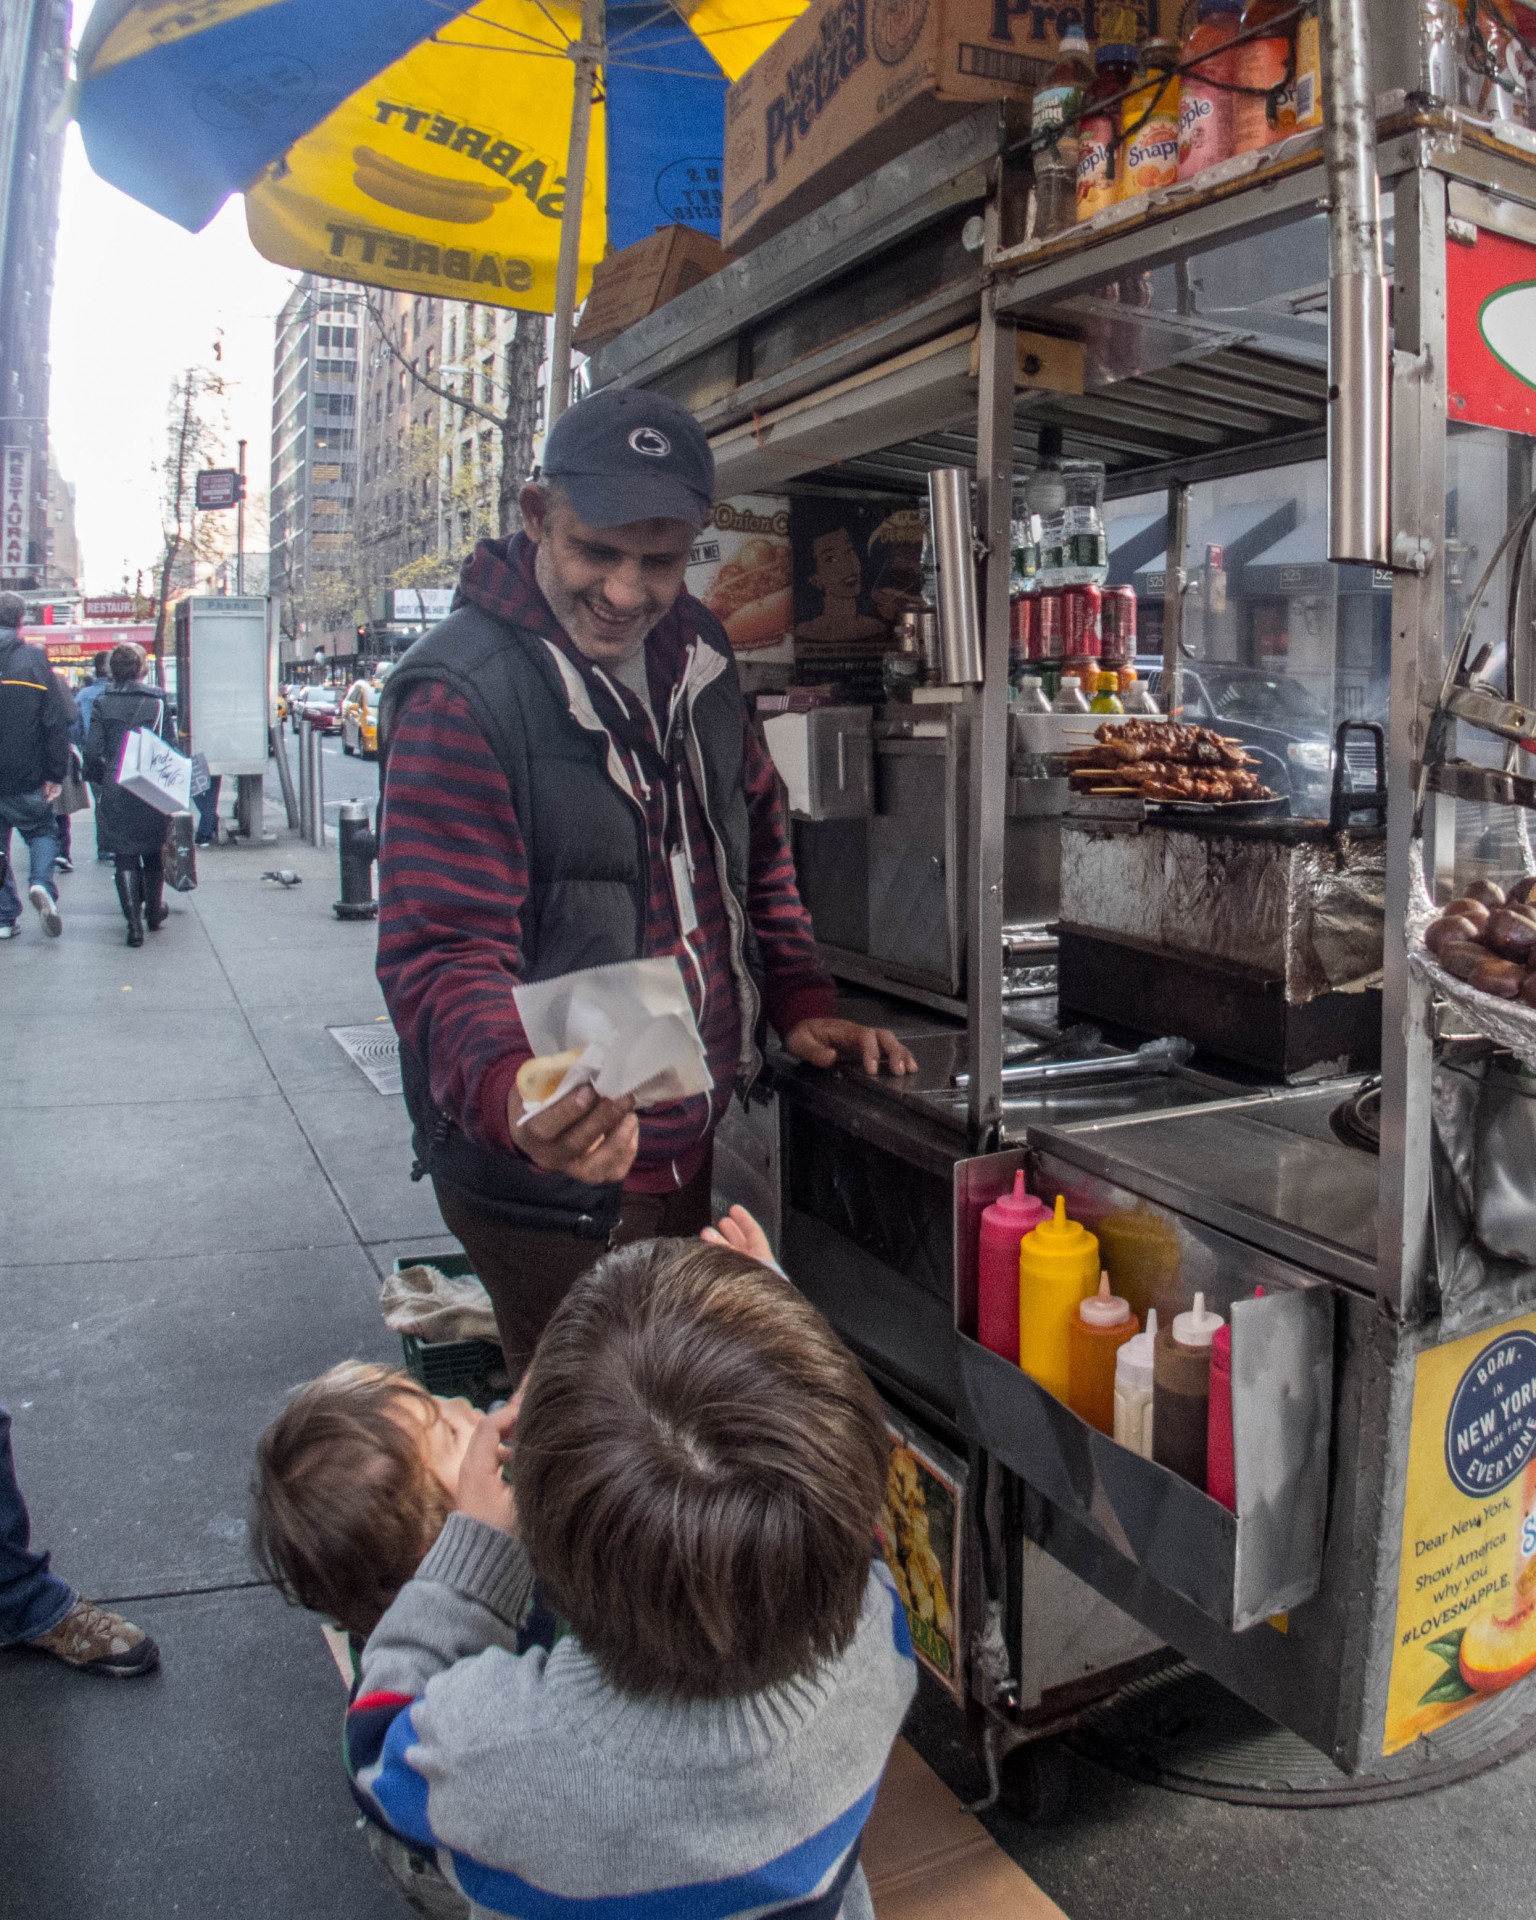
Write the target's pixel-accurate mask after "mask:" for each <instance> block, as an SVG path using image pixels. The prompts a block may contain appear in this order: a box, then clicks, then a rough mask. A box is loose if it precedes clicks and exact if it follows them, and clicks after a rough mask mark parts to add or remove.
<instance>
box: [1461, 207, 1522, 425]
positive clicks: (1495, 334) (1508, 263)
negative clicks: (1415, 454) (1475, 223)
mask: <svg viewBox="0 0 1536 1920" xmlns="http://www.w3.org/2000/svg"><path fill="white" fill-rule="evenodd" d="M1467 231H1468V232H1470V234H1471V236H1472V237H1471V238H1470V239H1469V240H1468V239H1461V240H1457V239H1448V240H1447V243H1446V249H1445V293H1446V314H1445V330H1446V342H1445V362H1446V368H1445V381H1446V393H1445V404H1446V412H1447V414H1448V416H1449V417H1450V418H1451V419H1452V420H1466V421H1471V422H1474V423H1475V424H1476V425H1478V426H1481V427H1501V428H1503V429H1504V430H1505V431H1506V432H1509V433H1531V434H1536V247H1533V246H1529V245H1527V243H1526V242H1525V241H1523V240H1511V239H1510V238H1509V237H1508V236H1507V235H1506V234H1502V233H1491V232H1489V231H1488V230H1487V229H1486V228H1483V227H1471V228H1469V229H1467Z"/></svg>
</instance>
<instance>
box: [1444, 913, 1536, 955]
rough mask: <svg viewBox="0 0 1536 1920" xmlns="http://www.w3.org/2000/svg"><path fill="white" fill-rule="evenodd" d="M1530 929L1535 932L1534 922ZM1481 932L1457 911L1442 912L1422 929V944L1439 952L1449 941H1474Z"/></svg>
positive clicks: (1475, 924) (1472, 922) (1473, 923)
mask: <svg viewBox="0 0 1536 1920" xmlns="http://www.w3.org/2000/svg"><path fill="white" fill-rule="evenodd" d="M1531 931H1532V932H1533V933H1536V924H1533V926H1532V929H1531ZM1481 932H1482V929H1481V928H1480V927H1479V926H1478V925H1477V923H1476V922H1475V921H1472V920H1463V919H1462V917H1461V915H1460V914H1459V913H1442V914H1441V916H1440V918H1439V919H1438V920H1432V921H1431V922H1430V923H1429V925H1428V926H1427V927H1426V928H1425V929H1424V944H1425V946H1426V947H1428V948H1429V950H1430V952H1431V953H1439V952H1440V951H1441V950H1442V949H1443V948H1444V947H1446V946H1448V945H1449V944H1450V942H1451V941H1453V940H1461V941H1475V940H1477V939H1478V938H1479V937H1480V935H1481ZM1511 957H1513V956H1511Z"/></svg>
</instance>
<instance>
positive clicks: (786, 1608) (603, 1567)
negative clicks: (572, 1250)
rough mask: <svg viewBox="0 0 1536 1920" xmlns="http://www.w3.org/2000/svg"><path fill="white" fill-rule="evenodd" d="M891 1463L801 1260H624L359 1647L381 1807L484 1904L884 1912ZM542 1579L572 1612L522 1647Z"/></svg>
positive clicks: (535, 1375) (900, 1669)
mask: <svg viewBox="0 0 1536 1920" xmlns="http://www.w3.org/2000/svg"><path fill="white" fill-rule="evenodd" d="M722 1237H723V1236H722ZM514 1429H515V1439H514ZM508 1458H510V1462H511V1477H512V1485H511V1486H508V1484H507V1482H506V1481H505V1480H504V1478H503V1476H502V1473H501V1467H502V1465H503V1463H504V1461H505V1460H507V1459H508ZM886 1460H887V1442H886V1435H885V1429H884V1422H883V1419H882V1416H881V1411H880V1405H879V1401H878V1399H877V1398H876V1395H875V1393H874V1391H873V1389H872V1388H871V1386H870V1385H869V1382H868V1381H867V1380H866V1379H865V1377H864V1375H863V1373H862V1372H861V1371H860V1370H859V1367H858V1365H857V1363H856V1362H855V1361H854V1360H853V1358H852V1356H851V1355H850V1354H849V1353H848V1351H847V1349H846V1348H845V1347H844V1346H843V1345H842V1344H841V1342H840V1341H839V1340H838V1339H837V1337H836V1335H835V1334H834V1333H833V1332H832V1330H831V1328H830V1327H828V1325H827V1324H826V1322H825V1321H824V1320H823V1319H822V1318H821V1316H820V1315H819V1314H818V1313H817V1312H816V1311H815V1309H814V1308H813V1307H811V1306H810V1304H809V1303H808V1302H807V1301H806V1300H805V1299H804V1298H803V1297H802V1296H801V1295H800V1294H798V1293H797V1292H796V1291H795V1289H794V1288H793V1287H792V1286H791V1285H790V1284H789V1283H788V1282H787V1281H785V1280H783V1279H782V1278H780V1277H779V1276H778V1275H777V1274H774V1273H771V1272H765V1271H764V1269H763V1267H762V1266H761V1265H760V1264H758V1262H757V1261H755V1260H754V1259H752V1258H751V1257H749V1256H748V1255H747V1254H746V1253H744V1252H742V1251H740V1250H738V1249H737V1248H734V1247H731V1246H729V1245H726V1246H720V1245H701V1244H699V1243H698V1242H687V1241H675V1240H673V1241H666V1240H662V1241H653V1242H646V1243H641V1244H639V1245H635V1246H627V1247H622V1248H620V1249H618V1250H616V1251H615V1252H613V1253H610V1254H609V1255H608V1256H607V1257H606V1258H605V1259H604V1260H603V1261H601V1262H600V1263H599V1265H598V1266H597V1267H596V1268H594V1269H593V1270H592V1271H591V1272H590V1273H589V1274H587V1275H585V1276H584V1277H583V1278H582V1279H581V1280H579V1281H578V1282H577V1283H576V1285H575V1286H574V1287H573V1288H572V1290H571V1292H570V1293H569V1294H568V1296H567V1297H566V1299H565V1300H564V1301H563V1303H562V1304H561V1306H560V1307H559V1309H558V1310H557V1312H556V1314H555V1315H554V1317H553V1319H552V1320H551V1321H550V1323H549V1326H548V1328H547V1329H546V1331H545V1334H544V1337H543V1339H542V1341H541V1342H540V1345H539V1348H538V1350H537V1352H536V1354H535V1355H534V1358H533V1361H532V1363H531V1365H530V1367H529V1369H528V1373H527V1375H526V1377H525V1381H524V1388H523V1394H522V1399H521V1407H520V1410H519V1409H516V1408H510V1407H509V1408H506V1409H504V1410H503V1411H502V1412H501V1413H499V1414H493V1415H491V1416H489V1417H488V1418H487V1419H486V1420H484V1421H482V1422H481V1423H480V1426H479V1427H478V1429H477V1430H476V1432H475V1433H474V1435H473V1436H472V1438H471V1440H470V1443H469V1446H468V1449H467V1451H466V1452H465V1454H464V1456H463V1459H462V1461H461V1462H460V1464H459V1468H458V1476H457V1496H456V1499H455V1503H454V1504H455V1510H454V1512H453V1513H451V1514H450V1515H449V1516H448V1519H447V1521H446V1523H445V1524H444V1526H443V1528H442V1531H441V1534H440V1535H439V1537H438V1539H437V1542H436V1544H435V1545H434V1546H433V1547H432V1549H431V1551H430V1552H429V1553H428V1554H427V1557H426V1559H425V1560H424V1562H423V1563H422V1565H421V1567H420V1569H419V1570H418V1572H417V1574H416V1576H415V1578H414V1579H412V1580H410V1581H409V1582H408V1583H407V1584H406V1586H405V1587H404V1589H403V1591H402V1592H401V1593H400V1595H399V1597H398V1599H396V1600H395V1602H394V1604H393V1605H392V1606H391V1607H390V1608H389V1610H388V1611H387V1612H386V1613H385V1615H384V1617H383V1619H382V1620H381V1621H380V1622H379V1624H378V1626H377V1627H376V1628H375V1630H374V1632H373V1636H372V1638H371V1639H370V1640H369V1642H368V1645H367V1647H366V1648H365V1650H364V1653H363V1661H362V1674H363V1677H362V1688H361V1691H360V1693H359V1696H358V1698H357V1699H356V1701H355V1702H354V1704H353V1706H352V1709H351V1711H350V1713H349V1716H348V1758H349V1765H350V1768H351V1771H352V1775H353V1780H354V1787H355V1791H356V1792H357V1795H358V1799H359V1801H360V1803H361V1805H362V1806H363V1808H364V1811H365V1812H366V1813H367V1814H368V1815H369V1816H370V1818H371V1819H373V1820H374V1821H376V1822H378V1823H379V1824H380V1825H381V1826H383V1827H384V1828H386V1829H387V1830H388V1831H389V1832H390V1833H392V1834H394V1835H396V1836H398V1837H399V1838H400V1839H401V1840H403V1841H405V1842H406V1843H407V1845H408V1846H409V1847H413V1848H418V1849H427V1850H430V1851H431V1852H432V1853H433V1854H434V1855H435V1857H436V1859H437V1861H438V1864H439V1866H440V1867H441V1868H442V1870H443V1872H444V1873H445V1874H446V1875H447V1876H449V1878H450V1879H451V1880H452V1881H453V1883H454V1885H456V1886H457V1887H458V1888H459V1889H460V1890H461V1891H462V1893H463V1894H464V1895H465V1896H466V1897H467V1898H468V1900H469V1901H470V1903H471V1907H472V1911H473V1912H474V1913H475V1914H477V1915H487V1914H490V1915H494V1914H517V1915H528V1914H533V1913H537V1914H539V1915H540V1916H546V1917H547V1920H559V1916H563V1915H567V1914H569V1915H572V1916H575V1915H577V1914H580V1913H594V1912H596V1911H598V1909H599V1907H601V1909H602V1911H604V1912H608V1913H615V1914H617V1913H621V1912H634V1913H642V1912H643V1913H650V1914H653V1915H655V1916H656V1917H657V1920H664V1917H665V1916H667V1915H671V1914H677V1915H684V1914H696V1915H708V1916H710V1920H734V1916H738V1915H746V1914H752V1915H763V1916H766V1915H775V1914H778V1915H788V1914H793V1915H795V1916H796V1920H837V1916H839V1915H842V1916H844V1920H870V1916H871V1907H870V1902H869V1892H868V1888H867V1886H866V1884H865V1881H864V1876H863V1873H862V1871H861V1870H860V1868H859V1864H858V1853H859V1837H860V1833H861V1831H862V1829H863V1826H864V1822H865V1819H866V1817H867V1815H868V1813H869V1809H870V1806H871V1804H872V1803H873V1800H874V1796H875V1789H876V1787H877V1786H878V1784H879V1780H880V1776H881V1773H882V1771H883V1769H884V1766H885V1762H886V1757H887V1755H888V1753H889V1751H890V1747H891V1743H892V1741H893V1740H894V1739H895V1737H896V1734H897V1731H898V1730H899V1728H900V1725H901V1721H902V1718H903V1716H904V1714H905V1713H906V1710H907V1706H908V1704H909V1702H910V1701H911V1698H912V1695H913V1692H914V1690H915V1685H916V1677H915V1669H914V1664H913V1659H912V1651H911V1644H910V1641H909V1639H908V1635H907V1628H906V1620H905V1616H904V1614H903V1612H902V1609H901V1606H900V1603H899V1601H898V1600H897V1597H896V1593H895V1590H894V1587H893V1585H892V1582H891V1579H890V1576H889V1574H888V1573H887V1572H886V1570H885V1567H884V1565H883V1563H882V1562H881V1561H880V1560H879V1559H878V1557H877V1551H876V1548H875V1545H874V1535H875V1524H876V1519H877V1516H878V1515H879V1512H880V1509H881V1505H882V1502H883V1500H884V1497H885V1486H886ZM535 1578H537V1580H538V1582H539V1585H540V1587H541V1589H542V1590H543V1592H544V1593H545V1594H546V1595H547V1597H548V1600H549V1603H550V1605H551V1606H552V1608H553V1609H554V1611H555V1613H556V1614H557V1615H558V1616H559V1617H560V1618H561V1619H562V1620H563V1621H564V1622H566V1623H567V1625H568V1627H569V1629H570V1631H569V1633H568V1634H567V1636H566V1638H565V1639H563V1640H561V1641H560V1642H559V1643H558V1644H557V1645H556V1646H555V1647H554V1649H553V1650H552V1651H545V1650H544V1649H542V1648H535V1649H530V1650H528V1651H525V1652H518V1651H517V1650H516V1648H517V1644H518V1643H517V1628H518V1624H519V1622H520V1620H521V1619H522V1617H523V1615H524V1613H525V1611H526V1610H527V1608H528V1605H529V1603H530V1598H531V1595H532V1592H533V1585H534V1581H535Z"/></svg>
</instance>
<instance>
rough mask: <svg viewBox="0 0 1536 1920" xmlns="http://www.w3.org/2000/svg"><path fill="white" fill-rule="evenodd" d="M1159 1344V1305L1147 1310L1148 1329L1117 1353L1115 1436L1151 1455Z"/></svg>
mask: <svg viewBox="0 0 1536 1920" xmlns="http://www.w3.org/2000/svg"><path fill="white" fill-rule="evenodd" d="M1156 1346H1157V1308H1156V1307H1148V1309H1147V1330H1146V1332H1145V1333H1138V1334H1137V1335H1136V1336H1135V1337H1134V1339H1130V1340H1127V1341H1126V1343H1125V1345H1124V1346H1123V1347H1122V1348H1121V1349H1120V1351H1119V1352H1118V1353H1117V1354H1116V1355H1115V1438H1116V1440H1118V1441H1119V1443H1120V1445H1121V1446H1122V1447H1129V1448H1130V1450H1131V1452H1132V1453H1139V1454H1140V1455H1141V1457H1142V1459H1143V1460H1150V1459H1151V1458H1152V1368H1153V1354H1154V1350H1155V1349H1156Z"/></svg>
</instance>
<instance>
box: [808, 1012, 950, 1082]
mask: <svg viewBox="0 0 1536 1920" xmlns="http://www.w3.org/2000/svg"><path fill="white" fill-rule="evenodd" d="M784 1045H785V1047H786V1049H787V1050H788V1051H789V1052H790V1053H792V1054H793V1055H794V1056H795V1058H796V1059H797V1060H805V1061H808V1062H809V1064H810V1065H811V1066H813V1067H835V1066H836V1065H837V1063H838V1062H839V1061H840V1060H846V1061H847V1062H848V1063H849V1064H850V1065H852V1066H862V1067H863V1069H864V1071H865V1072H866V1073H868V1074H876V1073H878V1072H879V1071H880V1063H881V1060H882V1059H883V1060H884V1062H885V1065H886V1067H887V1068H888V1069H889V1070H890V1071H891V1072H892V1073H916V1072H917V1062H916V1061H915V1060H914V1059H913V1058H912V1055H911V1054H910V1053H908V1051H907V1049H906V1048H905V1047H904V1046H903V1045H902V1044H901V1042H900V1041H899V1040H898V1039H897V1038H896V1036H895V1034H894V1033H892V1032H891V1030H890V1028H889V1027H862V1026H860V1025H859V1023H858V1021H857V1020H835V1019H825V1020H802V1021H801V1022H800V1024H799V1026H797V1027H793V1028H791V1029H790V1031H789V1032H788V1033H787V1034H786V1035H785V1036H784Z"/></svg>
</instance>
